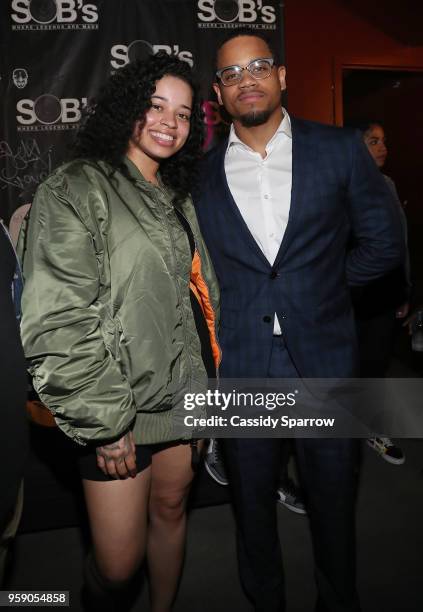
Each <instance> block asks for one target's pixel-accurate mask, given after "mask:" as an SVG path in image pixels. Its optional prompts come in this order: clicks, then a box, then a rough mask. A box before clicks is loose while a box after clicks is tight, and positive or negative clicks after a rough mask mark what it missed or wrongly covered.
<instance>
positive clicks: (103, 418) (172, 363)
mask: <svg viewBox="0 0 423 612" xmlns="http://www.w3.org/2000/svg"><path fill="white" fill-rule="evenodd" d="M124 165H125V167H126V172H119V171H114V170H112V168H111V167H110V166H109V165H108V164H106V163H105V162H91V161H86V160H75V161H73V162H69V163H67V164H65V165H63V166H61V167H60V168H59V169H57V170H56V171H55V172H54V173H53V174H52V175H51V176H50V177H49V178H48V179H47V181H45V182H44V183H43V184H42V185H41V186H40V187H39V188H38V191H37V194H36V197H35V199H34V203H33V205H32V209H31V215H30V221H29V225H28V229H27V231H26V235H25V237H24V244H23V245H21V251H22V253H21V257H22V264H23V274H24V279H25V288H24V293H23V297H22V311H23V317H22V327H21V331H22V341H23V345H24V349H25V353H26V356H27V358H28V359H29V363H30V370H31V373H32V375H33V379H34V387H35V389H36V390H37V392H38V394H39V396H40V398H41V400H42V401H43V402H44V403H45V404H46V405H47V406H48V408H49V409H50V410H51V412H52V413H53V415H54V417H55V420H56V422H57V424H58V425H59V427H61V429H62V430H63V431H64V432H65V433H66V434H67V435H69V436H70V437H72V438H73V439H74V440H75V441H77V442H79V443H80V444H85V443H87V442H90V441H93V442H95V443H98V442H100V441H103V440H109V439H113V438H116V437H117V436H119V435H120V434H123V433H124V432H125V431H126V430H127V429H128V428H129V427H133V431H134V437H135V441H136V443H138V444H140V443H142V444H150V443H156V442H162V441H168V440H173V439H177V438H178V437H180V433H179V434H178V433H176V432H177V430H178V428H177V427H175V423H176V422H177V421H178V419H179V424H180V419H181V418H183V414H184V411H183V395H184V393H186V392H204V391H205V389H206V388H207V375H206V372H205V368H204V365H203V362H202V359H201V346H200V341H199V338H198V335H197V331H196V327H195V321H194V318H193V314H192V309H191V303H190V285H191V288H192V289H193V290H194V292H195V294H196V295H197V298H198V299H199V300H200V303H201V306H202V308H203V312H204V314H205V317H206V322H207V325H208V328H209V331H210V338H211V342H212V348H213V354H214V357H215V363H216V366H218V363H219V360H220V349H219V347H218V344H217V341H216V336H215V330H216V326H217V317H218V301H219V294H218V287H217V281H216V278H215V275H214V271H213V267H212V264H211V261H210V258H209V255H208V253H207V250H206V248H205V246H204V243H203V240H202V238H201V234H200V231H199V228H198V224H197V219H196V216H195V212H194V208H193V205H192V202H191V201H190V200H189V199H188V200H186V201H185V202H184V203H183V205H182V206H181V211H182V213H183V214H184V216H185V217H186V219H187V221H188V222H189V224H190V226H191V229H192V231H193V234H194V237H195V242H196V250H195V255H194V258H192V255H191V250H190V246H189V242H188V238H187V235H186V233H185V231H184V229H183V228H182V227H181V225H180V222H179V221H178V219H177V216H176V214H175V211H174V208H173V206H172V204H171V199H170V196H169V194H168V193H167V192H166V191H165V190H164V189H161V188H157V187H155V186H153V185H151V184H150V183H148V182H147V181H146V180H145V179H144V178H143V177H142V175H141V174H140V172H139V171H138V169H137V168H136V166H135V165H134V164H133V163H132V162H131V161H130V160H128V159H125V160H124ZM183 437H189V436H188V434H187V433H186V431H184V435H183Z"/></svg>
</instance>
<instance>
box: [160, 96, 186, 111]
mask: <svg viewBox="0 0 423 612" xmlns="http://www.w3.org/2000/svg"><path fill="white" fill-rule="evenodd" d="M151 98H158V99H159V100H164V101H165V102H169V100H168V99H167V98H165V97H164V96H158V95H157V94H155V95H153V96H151ZM181 106H182V107H183V108H186V109H187V110H189V111H190V110H192V108H191V107H190V106H187V105H186V104H181Z"/></svg>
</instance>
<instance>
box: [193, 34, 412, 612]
mask: <svg viewBox="0 0 423 612" xmlns="http://www.w3.org/2000/svg"><path fill="white" fill-rule="evenodd" d="M217 69H218V70H217V73H216V76H217V78H216V82H215V84H214V89H215V91H216V94H217V97H218V100H219V103H220V104H221V105H223V106H224V107H225V109H226V111H227V112H228V113H229V115H231V117H232V120H233V124H232V127H231V133H230V136H229V140H228V141H226V142H224V143H223V144H222V145H221V146H219V147H218V148H216V149H215V150H213V151H212V152H211V153H210V154H209V155H208V156H207V158H206V161H205V165H204V172H203V174H202V177H201V188H202V191H201V193H200V194H199V196H198V198H197V202H196V205H197V213H198V216H199V219H200V224H201V229H202V232H203V235H204V237H205V239H206V242H207V246H208V248H209V251H210V254H211V256H212V259H213V263H214V266H215V270H216V273H217V276H218V279H219V282H220V287H221V327H220V343H221V348H222V354H223V361H222V365H221V376H222V377H228V378H247V377H254V378H265V377H277V378H282V377H286V378H293V377H298V376H301V377H334V378H336V377H340V378H343V377H351V376H354V375H355V374H356V363H357V347H356V335H355V327H354V320H353V314H352V310H351V303H350V297H349V289H348V285H347V283H349V284H365V283H367V282H369V281H370V280H372V279H373V278H375V277H377V276H379V275H382V274H384V273H385V272H386V270H388V269H391V268H394V267H395V266H397V265H398V263H399V261H400V260H401V256H402V238H401V235H400V232H399V227H400V224H399V223H398V220H397V211H396V210H395V207H394V205H393V203H392V200H391V197H390V194H389V192H388V190H387V188H386V185H385V183H384V181H383V179H381V177H380V175H379V173H378V171H377V168H376V167H375V164H374V163H373V161H372V159H371V158H370V157H369V155H368V153H367V151H366V150H365V147H364V145H363V143H362V141H361V138H360V136H359V135H356V134H355V133H354V132H353V131H351V132H350V131H348V130H340V129H338V128H334V127H332V126H323V125H318V124H315V123H311V122H306V121H300V120H297V119H294V118H291V119H290V118H289V116H288V114H287V113H286V111H284V110H283V109H282V107H281V91H282V90H284V89H285V87H286V84H285V68H284V67H282V66H280V67H278V66H277V65H276V62H275V58H274V56H273V53H272V51H271V49H270V48H269V45H268V43H267V42H266V40H265V39H264V38H262V37H261V36H260V35H257V34H256V33H254V32H253V31H247V32H245V31H242V32H240V31H239V30H238V31H237V32H235V33H234V34H233V35H232V36H231V37H229V38H228V39H227V40H226V41H225V42H224V43H223V44H222V45H221V46H220V47H219V49H218V52H217ZM351 231H352V232H353V233H354V235H355V237H356V246H355V247H354V249H353V250H351V251H349V252H348V253H347V245H348V242H349V237H350V233H351ZM282 443H283V442H282V441H280V440H273V439H242V440H239V439H232V440H225V441H222V444H223V446H224V452H225V455H226V465H227V469H228V472H229V479H230V484H231V489H232V497H233V503H234V508H235V514H236V519H237V527H238V556H239V565H240V573H241V579H242V582H243V586H244V588H245V590H246V593H247V595H248V596H249V598H250V599H251V600H252V602H253V604H254V607H255V610H256V611H257V612H259V611H260V612H261V611H263V612H273V611H278V612H279V611H281V610H284V609H285V607H284V605H285V604H284V599H285V598H284V585H283V572H282V559H281V551H280V545H279V541H278V536H277V520H276V505H275V491H276V488H277V484H278V476H279V470H280V453H281V445H282ZM296 447H297V455H298V463H299V468H300V473H301V477H302V481H303V485H304V487H305V493H306V496H307V498H306V501H307V511H308V513H309V517H310V522H311V529H312V537H313V545H314V554H315V562H316V579H317V586H318V603H317V608H316V609H317V610H318V611H319V612H323V611H325V612H326V611H331V612H334V611H337V612H338V611H343V612H346V611H347V610H348V611H349V612H352V611H354V612H355V611H357V610H359V603H358V598H357V594H356V590H355V570H354V498H355V496H354V488H355V450H356V447H355V444H354V443H353V442H352V441H349V440H344V439H343V440H332V439H330V440H324V439H319V440H313V439H307V440H297V441H296Z"/></svg>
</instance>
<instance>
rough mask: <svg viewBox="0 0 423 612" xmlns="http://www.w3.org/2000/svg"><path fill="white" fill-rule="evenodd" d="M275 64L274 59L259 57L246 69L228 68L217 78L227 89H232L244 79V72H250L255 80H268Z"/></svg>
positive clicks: (218, 73)
mask: <svg viewBox="0 0 423 612" xmlns="http://www.w3.org/2000/svg"><path fill="white" fill-rule="evenodd" d="M274 63H275V60H274V59H273V57H259V58H257V59H255V60H253V61H252V62H250V63H249V64H248V66H245V68H243V67H242V66H227V67H226V68H221V69H220V70H218V71H217V72H216V76H217V78H218V79H219V80H220V82H221V83H222V85H225V87H230V86H231V85H236V84H237V83H239V82H240V81H241V79H242V73H243V72H244V70H248V72H249V73H250V74H251V76H252V77H254V78H255V79H266V78H267V77H268V76H270V73H271V72H272V68H273V64H274Z"/></svg>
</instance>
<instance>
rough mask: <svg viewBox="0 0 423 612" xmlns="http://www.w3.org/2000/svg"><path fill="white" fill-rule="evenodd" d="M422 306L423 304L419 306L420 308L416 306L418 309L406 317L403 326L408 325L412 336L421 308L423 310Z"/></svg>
mask: <svg viewBox="0 0 423 612" xmlns="http://www.w3.org/2000/svg"><path fill="white" fill-rule="evenodd" d="M422 308H423V306H419V307H418V308H416V310H413V312H412V313H411V314H410V315H409V316H408V317H407V318H406V319H405V321H404V323H403V324H402V326H403V327H408V333H409V335H410V336H411V334H412V333H413V330H414V323H415V320H416V319H417V314H418V313H419V311H420V310H422Z"/></svg>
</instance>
